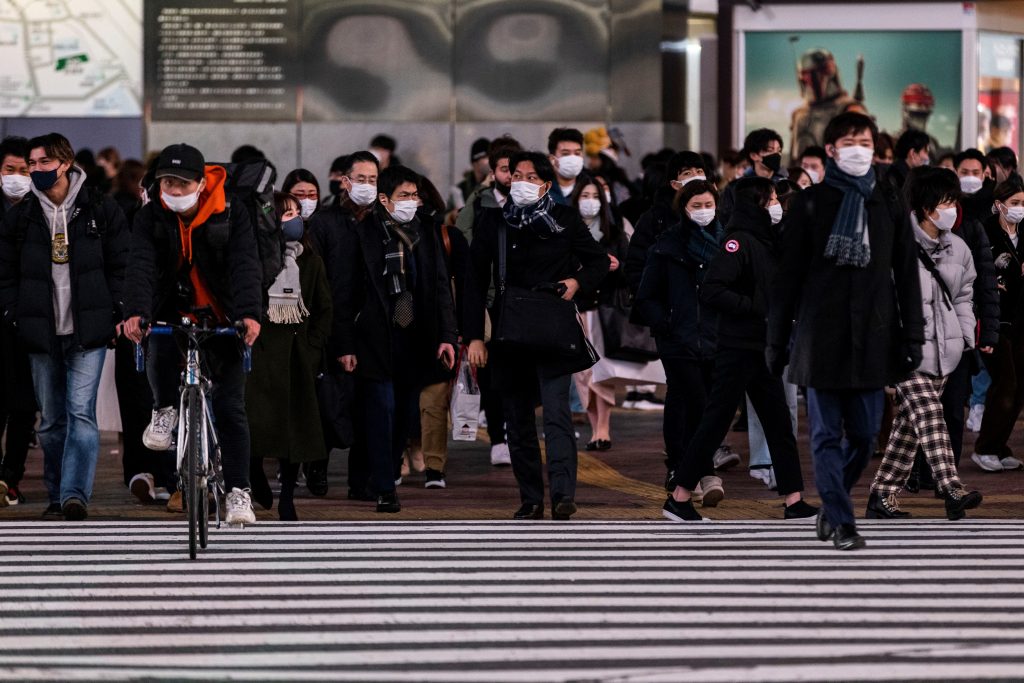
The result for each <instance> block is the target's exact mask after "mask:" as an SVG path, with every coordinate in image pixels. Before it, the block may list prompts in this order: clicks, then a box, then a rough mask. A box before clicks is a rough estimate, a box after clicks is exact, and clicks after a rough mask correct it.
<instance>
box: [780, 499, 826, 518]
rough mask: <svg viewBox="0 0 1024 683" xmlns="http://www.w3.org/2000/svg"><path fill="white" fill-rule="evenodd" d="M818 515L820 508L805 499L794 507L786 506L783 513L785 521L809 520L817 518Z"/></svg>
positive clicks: (793, 505)
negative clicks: (809, 518)
mask: <svg viewBox="0 0 1024 683" xmlns="http://www.w3.org/2000/svg"><path fill="white" fill-rule="evenodd" d="M817 515H818V508H816V507H814V506H813V505H811V504H809V503H808V502H807V501H806V500H804V499H803V498H801V499H800V500H798V501H797V502H795V503H793V504H792V505H786V506H785V510H784V513H783V517H784V518H785V519H807V518H808V517H816V516H817Z"/></svg>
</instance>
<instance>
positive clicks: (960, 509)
mask: <svg viewBox="0 0 1024 683" xmlns="http://www.w3.org/2000/svg"><path fill="white" fill-rule="evenodd" d="M979 505H981V494H980V493H978V492H977V491H964V490H963V489H955V490H953V491H949V492H948V493H947V494H946V519H948V520H951V521H954V522H955V521H956V520H958V519H963V518H964V516H965V514H966V513H965V511H966V510H973V509H974V508H976V507H978V506H979ZM64 514H65V516H67V512H66V511H65V513H64Z"/></svg>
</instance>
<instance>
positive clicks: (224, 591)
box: [0, 520, 1024, 683]
mask: <svg viewBox="0 0 1024 683" xmlns="http://www.w3.org/2000/svg"><path fill="white" fill-rule="evenodd" d="M861 531H862V533H863V534H864V535H865V537H866V538H867V539H868V544H869V547H868V548H867V549H865V550H863V551H859V552H853V553H840V552H837V551H835V550H833V549H832V548H831V545H830V544H825V543H821V542H819V541H817V540H816V539H815V538H814V535H813V529H812V526H811V525H810V524H808V523H807V522H806V521H804V522H777V521H776V522H714V523H706V524H696V525H673V524H669V523H663V522H573V523H561V524H559V523H551V522H535V523H526V524H523V523H513V522H509V523H504V522H380V523H377V522H372V523H370V522H368V523H360V522H350V523H344V522H336V523H328V522H322V523H316V522H314V523H303V524H297V525H288V524H282V523H276V524H271V523H261V524H258V525H253V526H251V527H247V528H246V529H245V530H244V531H241V530H233V529H222V530H219V531H218V530H212V531H211V538H210V547H209V549H208V550H207V551H205V552H203V553H202V554H201V555H200V558H199V559H198V560H196V561H189V560H188V559H187V556H186V552H185V529H184V525H182V524H180V523H172V524H165V523H152V522H89V523H83V524H75V525H72V524H65V523H59V522H56V523H47V522H40V523H29V522H24V523H17V522H10V523H5V524H3V525H2V526H0V538H2V539H3V548H4V550H5V553H4V556H5V559H6V560H7V561H6V562H5V563H4V564H2V565H0V605H2V606H3V610H2V611H0V667H2V669H3V670H4V671H5V677H6V678H8V679H10V680H85V679H92V680H95V679H103V680H107V681H114V680H127V679H136V678H151V679H174V680H204V679H205V680H214V679H225V678H229V677H232V678H237V679H243V680H329V681H350V680H353V681H354V680H373V681H488V682H492V681H493V682H501V681H579V680H587V681H591V680H593V681H623V682H625V681H629V682H630V683H634V682H650V683H654V682H658V681H672V682H673V683H677V682H679V681H685V680H700V681H733V680H745V681H754V680H766V681H794V680H900V679H903V680H938V679H942V680H957V679H960V680H967V679H970V680H984V679H991V680H996V679H1003V680H1010V679H1019V678H1020V676H1021V671H1024V591H1022V586H1024V580H1022V574H1021V567H1022V566H1024V522H1017V521H989V520H966V521H964V522H960V523H951V522H945V521H940V520H920V521H917V520H907V521H900V522H879V523H876V522H864V523H862V525H861Z"/></svg>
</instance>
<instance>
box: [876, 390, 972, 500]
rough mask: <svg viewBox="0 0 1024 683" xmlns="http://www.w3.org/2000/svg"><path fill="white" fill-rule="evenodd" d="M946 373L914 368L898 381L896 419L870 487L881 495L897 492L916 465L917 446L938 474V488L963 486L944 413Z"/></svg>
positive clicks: (947, 488) (946, 489)
mask: <svg viewBox="0 0 1024 683" xmlns="http://www.w3.org/2000/svg"><path fill="white" fill-rule="evenodd" d="M945 385H946V378H945V377H931V376H930V375H925V374H923V373H920V372H915V373H914V374H913V375H911V376H910V379H908V380H906V381H905V382H900V383H899V384H897V385H896V417H895V418H894V419H893V423H892V432H891V433H890V434H889V443H888V445H887V446H886V448H885V457H884V458H883V459H882V464H881V465H879V466H878V473H877V474H876V475H875V481H874V482H873V483H872V484H871V490H872V491H873V492H876V493H878V494H879V496H881V497H883V498H884V497H886V496H888V495H890V494H898V493H899V492H900V491H901V490H902V489H903V486H904V484H906V483H907V478H908V477H909V476H910V470H911V468H913V466H914V456H915V455H916V454H917V449H918V447H920V448H921V450H922V451H924V457H925V459H926V460H927V461H928V465H929V467H931V468H932V473H933V474H934V476H935V483H936V486H937V487H938V490H939V491H942V492H946V491H949V490H950V489H959V488H963V486H962V485H961V483H960V478H959V476H957V473H956V464H955V463H954V461H953V449H952V447H951V446H950V443H949V432H948V431H947V430H946V421H945V419H944V418H943V415H942V388H943V387H944V386H945Z"/></svg>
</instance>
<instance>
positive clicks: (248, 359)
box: [135, 318, 252, 374]
mask: <svg viewBox="0 0 1024 683" xmlns="http://www.w3.org/2000/svg"><path fill="white" fill-rule="evenodd" d="M139 326H140V327H141V328H142V329H147V328H148V329H149V334H151V335H155V336H158V337H171V336H174V335H175V334H186V335H188V336H189V338H190V339H193V340H194V341H195V342H196V343H197V344H198V343H199V342H200V339H199V338H198V337H197V336H196V333H201V335H202V337H203V338H206V337H237V338H239V339H244V338H245V324H244V323H242V322H238V323H235V324H234V325H232V326H231V327H205V326H204V327H200V326H199V325H196V324H195V323H192V324H189V325H174V324H171V323H165V322H157V323H156V324H154V325H150V323H149V321H148V320H146V319H144V318H143V319H142V320H140V321H139ZM145 369H146V354H145V351H144V350H143V348H142V344H136V345H135V371H136V372H144V371H145ZM242 371H243V372H245V374H249V373H251V372H252V347H251V346H249V345H248V344H246V343H244V342H243V343H242Z"/></svg>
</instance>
